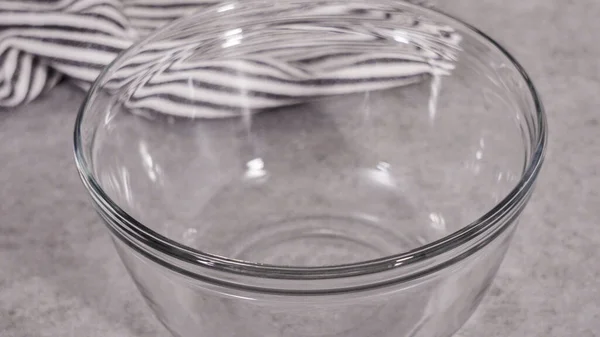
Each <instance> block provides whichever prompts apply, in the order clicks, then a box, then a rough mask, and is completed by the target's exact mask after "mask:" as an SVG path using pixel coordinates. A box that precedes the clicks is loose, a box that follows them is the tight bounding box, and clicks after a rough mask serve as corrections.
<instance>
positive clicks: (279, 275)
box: [73, 0, 548, 281]
mask: <svg viewBox="0 0 600 337" xmlns="http://www.w3.org/2000/svg"><path fill="white" fill-rule="evenodd" d="M250 1H252V0H247V2H246V3H248V2H250ZM257 1H259V2H260V1H261V0H257ZM284 1H285V0H284ZM294 1H296V2H298V0H290V2H292V3H293V2H294ZM300 1H303V0H300ZM382 1H384V2H386V1H387V2H390V1H389V0H382ZM392 2H393V3H399V4H401V5H402V6H404V7H412V8H413V9H415V10H417V11H421V12H426V13H430V14H434V15H436V16H441V17H443V18H444V19H445V20H449V21H452V22H453V23H455V24H457V25H459V26H462V27H464V28H465V29H466V30H470V31H471V33H473V34H475V35H476V36H478V37H480V38H482V39H483V40H484V41H485V42H487V43H490V44H491V45H492V46H493V47H494V48H496V49H497V51H499V52H500V53H501V54H502V55H503V56H504V57H506V58H507V59H508V60H509V61H510V65H511V66H512V67H514V69H515V70H517V71H518V73H519V74H520V76H521V79H522V80H524V82H525V84H526V89H525V90H528V91H529V92H528V96H530V97H528V99H532V100H533V105H534V109H535V111H532V115H533V116H532V117H533V118H534V119H535V122H536V125H535V126H536V128H535V129H534V131H535V134H531V135H530V136H531V137H532V144H531V145H532V148H531V154H530V156H529V158H527V161H526V166H525V168H524V170H523V172H522V176H521V179H520V180H519V182H518V183H517V184H516V186H515V187H514V188H513V189H512V190H511V191H510V192H509V193H508V194H507V195H506V196H505V197H504V198H503V199H502V200H501V201H500V202H498V203H497V204H496V205H495V207H493V208H492V209H490V210H489V211H488V212H486V213H485V214H483V215H482V216H481V217H479V218H478V219H476V220H474V221H473V222H471V223H470V224H468V225H466V226H464V227H462V228H461V229H459V230H458V231H455V232H453V233H450V234H449V235H447V236H445V237H443V238H441V239H438V240H436V241H434V242H431V243H428V244H426V245H423V246H420V247H418V248H416V249H413V250H410V251H405V252H401V253H398V254H393V255H389V256H386V257H382V258H378V259H374V260H365V261H360V262H356V263H350V264H342V265H329V266H319V267H316V266H315V267H294V266H282V265H267V264H261V263H256V262H251V261H242V260H237V259H233V258H228V257H224V256H218V255H214V254H210V253H206V252H202V251H200V250H196V249H193V248H191V247H188V246H185V245H183V244H181V243H179V242H177V241H175V240H172V239H169V238H167V237H166V236H163V235H161V234H159V233H157V232H155V231H153V230H152V229H150V228H148V227H146V226H144V225H143V224H142V223H141V222H139V221H137V220H136V219H135V218H134V217H133V216H131V215H129V214H128V213H127V212H125V211H124V210H123V209H121V208H120V207H119V206H118V204H117V203H116V202H114V201H113V200H112V199H111V198H110V197H109V196H108V194H107V193H106V192H105V191H104V190H103V188H102V187H101V185H100V184H99V183H98V181H97V180H96V178H95V175H94V174H93V170H92V164H91V163H90V162H88V160H87V159H86V156H85V154H84V152H85V150H84V141H83V139H82V129H81V127H82V123H83V119H84V116H85V115H86V114H87V111H88V108H89V106H90V104H91V102H93V100H94V97H95V95H96V93H97V92H98V90H99V89H100V88H101V83H103V82H104V81H105V80H106V79H107V76H108V75H109V73H110V71H111V70H112V69H113V67H114V66H115V65H116V64H118V63H119V62H120V61H121V60H124V59H126V57H127V56H128V55H127V54H128V52H129V51H131V50H133V49H135V48H136V47H139V46H142V45H143V44H144V43H147V42H148V41H151V40H152V39H153V38H155V37H156V36H157V35H159V34H161V33H162V32H164V31H168V30H169V29H170V28H171V27H174V26H175V25H177V24H180V23H181V22H183V21H186V20H190V19H191V18H193V17H194V16H196V15H200V14H201V13H202V11H200V12H198V13H196V14H193V15H191V16H186V17H184V18H180V19H176V20H175V21H174V22H172V23H170V24H168V25H166V26H164V27H162V28H159V29H158V30H157V31H155V32H153V33H152V34H150V35H149V36H147V37H146V38H144V39H142V40H140V41H137V42H136V43H134V44H133V45H132V46H130V47H129V48H128V49H126V50H125V51H123V52H122V53H120V54H119V55H118V56H117V57H116V58H115V59H114V60H113V61H112V62H111V63H110V64H109V65H108V66H106V67H105V68H104V70H103V71H102V72H101V73H100V75H99V76H98V77H97V79H96V80H95V81H94V84H93V85H92V87H91V88H90V90H89V91H88V92H87V94H86V97H85V99H84V101H83V103H82V104H81V106H80V108H79V111H78V114H77V118H76V121H75V128H74V134H73V137H74V138H73V139H74V154H75V163H76V166H77V170H78V172H79V175H80V178H81V180H82V182H83V184H84V186H85V187H86V189H87V191H88V192H89V193H90V194H91V196H92V199H93V202H94V204H95V206H96V207H97V209H101V213H102V212H104V214H102V215H104V218H105V220H106V217H105V216H108V217H110V218H111V219H113V220H114V221H111V225H112V228H111V226H109V228H110V229H111V230H112V231H113V233H114V234H117V236H119V237H120V238H121V239H122V240H124V241H126V243H127V244H128V245H129V246H130V247H132V248H135V249H136V250H137V251H138V252H140V253H143V254H144V255H145V256H147V257H150V258H151V259H152V260H153V261H155V262H159V263H161V264H162V265H165V266H168V267H171V269H172V270H175V271H178V272H182V273H184V274H187V276H192V277H194V276H198V275H194V273H191V274H190V273H186V272H185V270H184V269H185V268H180V267H177V265H178V264H179V263H181V262H183V263H188V264H191V265H192V266H194V267H202V268H209V269H211V270H215V271H218V272H220V273H225V274H232V273H233V274H237V275H244V276H252V277H258V278H268V279H277V280H285V279H289V280H304V281H309V280H324V279H337V278H345V277H351V276H360V275H370V274H375V273H380V272H383V271H389V270H400V271H402V270H406V271H408V270H409V267H412V266H414V265H416V264H419V263H423V262H427V261H432V260H433V259H435V258H437V257H440V255H442V254H444V253H447V252H449V251H452V250H455V249H457V248H464V247H466V246H469V244H471V243H474V242H477V241H478V240H482V239H483V238H484V237H485V236H486V235H488V234H489V233H490V231H491V230H494V231H496V230H498V231H502V230H504V229H505V228H506V227H507V226H508V225H510V221H509V222H508V223H507V222H506V221H505V218H506V217H507V216H506V214H507V213H508V212H510V211H511V210H514V209H519V208H522V207H523V206H524V203H525V202H526V201H527V199H528V197H529V195H530V193H531V192H532V190H533V187H534V183H535V180H536V178H537V176H538V173H539V172H540V169H541V167H542V163H543V161H544V155H545V151H546V147H547V128H548V127H547V120H546V114H545V110H544V107H543V104H542V102H541V99H540V95H539V94H538V92H537V90H536V88H535V86H534V84H533V82H532V80H531V79H530V77H529V75H528V74H527V72H526V71H525V70H524V68H523V67H522V66H521V64H520V63H519V62H518V61H517V60H516V59H515V58H514V57H513V56H512V55H511V54H510V53H509V52H508V51H507V50H506V49H505V48H504V47H503V46H502V45H501V44H500V43H498V42H497V41H495V40H494V39H492V38H491V37H490V36H488V35H487V34H485V33H483V32H482V31H480V30H479V29H477V28H476V27H474V26H472V25H470V24H468V23H466V22H464V21H463V20H461V19H458V18H456V17H454V16H452V15H449V14H447V13H445V12H443V11H441V10H439V9H437V8H433V7H423V6H420V5H415V4H412V3H410V2H406V1H396V0H393V1H392ZM246 3H244V4H246ZM280 3H281V2H280ZM534 114H535V115H534ZM530 133H531V132H530ZM123 233H127V234H123ZM131 238H133V241H137V243H133V242H132V239H131ZM492 239H493V238H492ZM492 239H490V240H488V241H486V242H485V243H484V244H477V245H476V246H475V247H473V249H471V252H470V253H469V254H464V252H463V254H461V258H460V259H462V258H464V257H466V256H468V255H470V254H472V253H474V252H476V251H478V250H479V249H481V248H482V247H483V246H485V245H486V244H487V243H489V241H491V240H492ZM140 246H141V247H140ZM148 248H150V249H151V250H153V252H158V253H159V255H160V256H162V257H157V254H155V253H148V251H147V249H148ZM446 262H447V261H446ZM452 262H456V261H454V260H453V261H452ZM440 265H441V264H440ZM447 265H448V264H444V266H443V267H446V266H447ZM443 267H438V268H433V267H432V268H430V269H431V270H432V271H435V270H439V269H440V268H443ZM413 269H414V268H413ZM419 275H424V273H419Z"/></svg>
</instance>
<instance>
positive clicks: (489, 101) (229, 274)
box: [75, 0, 546, 337]
mask: <svg viewBox="0 0 600 337" xmlns="http://www.w3.org/2000/svg"><path fill="white" fill-rule="evenodd" d="M545 141H546V122H545V117H544V112H543V109H542V106H541V103H540V100H539V98H538V95H537V93H536V91H535V89H534V87H533V85H532V83H531V81H530V80H529V78H528V77H527V75H526V73H525V72H524V71H523V69H522V68H521V67H520V66H519V64H518V63H517V62H516V61H515V60H514V59H513V58H512V57H511V56H510V55H509V54H508V53H507V52H506V51H505V50H504V49H503V48H502V47H500V46H499V45H498V44H497V43H496V42H494V41H493V40H492V39H490V38H489V37H487V36H486V35H484V34H483V33H481V32H479V31H478V30H476V29H475V28H473V27H471V26H469V25H467V24H465V23H463V22H460V21H458V20H456V19H454V18H451V17H449V16H447V15H445V14H442V13H439V12H437V11H435V10H433V9H426V8H423V7H420V6H416V5H413V4H410V3H405V2H401V1H392V0H374V1H356V0H343V1H342V0H340V1H337V0H326V1H318V0H317V1H314V0H269V1H259V0H244V1H241V2H231V3H221V4H217V5H215V6H212V7H210V8H208V9H205V10H203V11H202V12H200V13H197V14H193V15H191V16H188V17H186V18H183V19H181V20H178V21H176V22H174V23H173V24H170V25H168V26H167V27H165V28H162V29H160V31H159V32H157V33H155V34H153V35H152V36H150V37H148V38H146V39H145V40H143V41H141V42H139V43H137V44H136V45H134V46H133V47H131V48H130V49H129V50H127V51H126V52H124V53H123V54H122V55H121V56H120V57H118V59H117V60H115V61H114V62H113V63H112V64H111V65H110V66H109V67H108V68H107V69H106V70H105V71H104V73H103V74H102V75H101V76H100V77H99V78H98V80H97V82H96V83H95V85H94V86H93V88H92V89H91V91H90V92H89V94H88V97H87V99H86V101H85V103H84V104H83V107H82V108H81V111H80V113H79V116H78V118H77V124H76V128H75V152H76V161H77V165H78V169H79V172H80V175H81V177H82V180H83V183H84V185H85V186H86V188H87V189H88V191H89V193H90V195H91V197H92V199H93V203H94V205H95V207H96V209H97V211H98V213H99V214H100V216H101V217H102V219H103V220H104V221H105V222H106V225H107V227H108V228H109V229H110V230H111V232H112V235H113V238H114V242H115V245H116V247H117V249H118V251H119V253H120V255H121V257H122V260H123V261H124V263H125V265H126V266H127V268H128V270H129V272H130V273H131V275H132V277H133V280H134V281H135V283H136V284H137V286H138V288H139V289H140V291H141V293H142V294H143V296H144V297H145V299H146V300H147V302H148V303H149V305H150V306H151V307H152V309H153V310H154V311H155V312H156V315H157V317H158V318H159V319H160V320H161V321H162V322H163V323H164V325H165V326H166V327H167V328H168V329H169V330H170V331H171V332H172V333H173V334H174V335H175V336H181V337H196V336H210V337H233V336H243V337H264V336H273V337H276V336H286V337H287V336H290V337H305V336H306V337H308V336H319V337H334V336H336V337H388V336H389V337H392V336H393V337H405V336H406V337H408V336H421V337H438V336H440V337H447V336H451V335H452V334H453V333H454V332H455V331H456V330H458V329H459V328H460V326H461V325H462V324H463V323H464V322H465V321H466V320H467V319H468V317H469V316H470V315H471V314H472V312H473V310H474V309H475V308H476V306H477V305H478V303H479V302H480V300H481V298H482V294H484V293H485V290H486V289H487V288H488V286H489V284H490V283H491V281H492V279H493V277H494V275H495V273H496V271H497V269H498V267H499V265H500V263H501V261H502V259H503V256H504V254H505V252H506V249H507V246H508V243H509V241H510V239H511V236H512V234H513V232H514V229H515V226H516V223H517V219H518V216H519V214H520V213H521V211H522V210H523V208H524V207H525V204H526V203H527V201H528V199H529V196H530V194H531V192H532V189H533V185H534V182H535V179H536V176H537V174H538V171H539V170H540V166H541V163H542V159H543V154H544V148H545Z"/></svg>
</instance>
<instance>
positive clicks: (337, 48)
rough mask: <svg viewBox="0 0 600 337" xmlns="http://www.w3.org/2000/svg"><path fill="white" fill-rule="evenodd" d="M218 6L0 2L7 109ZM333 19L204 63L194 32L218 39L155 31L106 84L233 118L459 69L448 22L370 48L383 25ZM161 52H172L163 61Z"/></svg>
mask: <svg viewBox="0 0 600 337" xmlns="http://www.w3.org/2000/svg"><path fill="white" fill-rule="evenodd" d="M241 2H243V0H242V1H241ZM219 5H220V3H219V2H216V1H210V0H54V1H48V0H37V1H35V0H14V1H13V0H0V107H14V106H17V105H20V104H23V103H27V102H29V101H31V100H34V99H35V98H36V97H38V96H40V95H41V94H42V93H44V92H46V91H47V90H49V89H51V88H52V87H53V86H55V85H56V84H57V83H58V82H59V81H60V79H61V78H68V79H70V80H72V81H74V82H75V83H76V84H78V85H79V86H81V87H83V88H87V87H89V85H90V83H91V82H93V81H94V80H95V79H96V77H97V76H98V74H99V73H100V72H101V70H102V69H103V68H104V67H105V66H106V65H107V64H108V63H110V62H111V61H112V60H113V59H114V58H115V57H116V55H117V54H118V53H119V52H121V51H122V50H124V49H126V48H128V47H129V46H130V45H131V44H132V43H133V42H134V41H136V40H137V39H139V38H141V37H143V36H144V35H147V34H148V33H150V32H152V31H153V30H155V29H156V28H158V27H160V26H162V25H164V24H165V23H168V22H170V21H172V20H174V19H176V18H179V17H181V16H184V15H187V14H189V13H192V12H195V11H198V10H202V9H206V10H211V9H212V8H215V7H217V6H219ZM367 7H368V6H367ZM356 10H357V8H354V7H353V6H350V5H348V6H344V5H327V3H319V2H318V1H316V2H315V3H314V4H313V6H312V7H310V6H309V8H306V11H305V12H304V15H305V16H306V15H310V16H319V15H334V14H335V15H339V14H343V13H346V12H347V13H357V11H356ZM360 10H362V12H361V13H363V14H364V15H382V11H381V10H373V11H372V12H369V11H365V9H364V8H361V9H360ZM257 11H260V13H261V15H263V16H265V15H266V17H273V16H276V15H277V14H281V13H278V12H277V10H276V9H272V11H273V12H272V13H269V12H268V11H269V10H268V9H265V8H261V9H257ZM386 15H389V14H387V13H386ZM286 17H288V16H286ZM210 20H215V22H206V24H207V25H210V27H216V26H217V25H218V21H217V20H223V17H222V16H221V17H218V18H217V17H216V16H215V18H214V19H210V18H207V21H210ZM331 29H332V27H331V26H328V27H323V26H320V25H319V24H307V23H303V22H302V21H301V20H299V21H298V22H297V23H288V24H283V25H281V24H280V25H277V26H271V27H270V26H268V25H266V26H265V27H264V28H261V31H260V32H258V31H257V32H244V33H243V37H244V41H250V42H248V43H246V42H245V43H243V44H239V45H237V46H235V48H229V49H228V50H227V53H225V54H224V53H223V51H222V47H223V44H219V45H218V46H216V45H215V46H214V48H213V51H214V52H218V53H219V57H214V58H211V57H208V56H206V57H203V58H202V59H201V60H197V61H194V60H190V59H189V55H190V54H193V53H194V52H195V51H194V50H191V49H190V45H191V43H190V41H192V42H193V45H196V46H204V49H203V53H204V55H210V53H211V48H210V46H211V44H212V45H214V38H213V37H211V36H202V35H200V36H198V34H192V35H190V36H189V38H185V37H183V38H179V39H177V40H173V41H168V42H165V41H157V42H156V43H154V44H150V45H148V46H145V47H144V48H143V49H141V50H140V51H138V54H137V55H135V56H134V57H132V58H131V59H129V60H127V61H126V62H125V63H124V64H121V65H120V66H119V68H118V69H117V71H116V72H115V73H114V75H113V76H112V79H111V81H110V82H109V83H107V87H109V88H110V87H112V88H114V89H115V90H122V89H123V88H128V90H127V91H126V93H125V96H126V99H124V102H125V104H126V105H127V106H128V107H129V108H132V109H140V110H154V111H156V110H158V111H159V112H161V113H166V114H171V115H178V116H193V117H207V118H215V117H226V116H230V115H233V114H238V113H239V112H240V110H241V109H246V110H247V109H251V110H255V109H264V108H271V107H277V106H281V105H287V104H296V103H298V102H301V101H303V100H307V99H312V98H318V97H322V96H327V95H335V94H346V93H353V92H361V91H368V90H380V89H387V88H391V87H397V86H401V85H406V84H410V83H414V82H415V81H418V80H420V79H421V78H422V77H423V76H424V75H444V74H447V73H448V72H449V71H451V69H452V67H453V65H452V62H448V60H452V59H453V57H454V55H453V53H454V52H455V49H454V48H455V47H456V45H457V44H458V42H459V40H460V37H459V36H458V35H457V34H455V33H454V32H453V31H452V30H451V29H450V28H448V27H441V26H436V25H435V24H432V23H425V22H423V23H421V24H419V25H418V27H417V26H416V25H415V27H414V29H416V30H421V32H422V33H423V34H422V35H423V39H422V41H412V42H413V44H412V46H414V45H416V46H422V47H423V48H421V47H419V52H418V53H415V52H414V50H404V51H403V50H401V49H400V50H399V49H398V47H385V46H382V47H381V48H377V49H376V50H373V48H370V47H371V46H372V42H373V41H372V40H373V39H377V37H378V36H381V35H384V34H387V35H389V32H386V31H385V30H386V28H385V27H383V28H382V27H379V26H378V27H377V28H373V27H369V26H365V27H362V29H365V34H362V35H361V34H343V32H344V31H350V30H353V31H354V30H355V29H356V27H347V26H344V25H343V24H340V25H337V26H335V29H336V30H339V32H340V33H341V34H338V36H339V37H337V38H331ZM390 29H391V28H390ZM320 33H322V34H323V37H324V39H322V40H321V39H319V34H320ZM241 34H242V33H241V31H240V32H235V31H232V32H231V34H230V36H229V37H228V39H227V40H226V41H225V42H224V43H228V42H227V41H229V43H232V44H236V41H237V43H239V41H238V40H236V38H237V37H236V36H238V35H239V36H241ZM291 34H293V37H292V36H291ZM325 36H327V38H325ZM416 36H418V34H417V35H416ZM429 36H439V40H437V39H436V40H433V41H432V40H431V39H429V38H428V37H429ZM413 39H414V38H413ZM219 48H221V49H220V50H219V51H217V49H219ZM166 52H168V54H169V56H170V58H171V61H169V62H165V61H164V60H162V59H164V55H165V53H166ZM428 53H429V54H428ZM224 55H225V57H224ZM158 59H161V60H162V61H161V62H157V61H156V60H158ZM182 59H186V61H185V62H182V61H181V60H182ZM154 68H156V69H154ZM141 72H146V73H150V74H151V75H150V76H146V77H145V78H144V80H143V83H134V84H132V83H129V82H131V81H133V79H137V80H138V81H139V77H137V76H135V74H139V73H141Z"/></svg>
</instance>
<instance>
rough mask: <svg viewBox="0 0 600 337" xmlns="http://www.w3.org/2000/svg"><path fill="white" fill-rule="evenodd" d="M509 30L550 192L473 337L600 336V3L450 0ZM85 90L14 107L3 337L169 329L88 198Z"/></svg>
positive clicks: (523, 229)
mask: <svg viewBox="0 0 600 337" xmlns="http://www.w3.org/2000/svg"><path fill="white" fill-rule="evenodd" d="M440 7H441V8H443V9H446V10H448V11H449V12H451V13H454V14H458V15H459V16H460V17H462V18H463V19H465V20H467V21H469V22H472V23H473V24H475V25H476V26H478V27H480V28H482V29H483V30H484V31H486V32H489V33H491V35H493V36H494V37H496V38H497V39H498V40H499V41H501V42H503V43H504V44H505V45H506V46H508V47H509V49H510V50H512V51H513V53H514V55H515V56H516V57H517V58H518V59H519V60H520V61H521V62H522V64H523V65H524V66H525V68H526V69H527V70H528V71H529V72H530V74H531V75H532V77H533V79H534V81H535V82H536V84H537V86H538V89H539V90H540V92H541V94H542V97H543V99H544V101H545V105H546V108H547V111H548V117H549V123H550V144H549V153H548V156H547V161H546V167H545V168H544V170H543V172H542V176H541V178H540V181H539V184H538V188H537V191H536V193H535V195H534V197H533V199H532V201H531V203H530V205H529V207H528V209H527V210H526V211H525V214H524V215H523V218H522V220H521V224H520V228H519V230H518V232H517V235H516V237H515V239H514V241H513V244H512V246H511V249H510V251H509V253H508V255H507V258H506V260H505V262H504V264H503V266H502V268H501V270H500V272H499V274H498V276H497V278H496V280H495V282H494V285H493V287H492V289H491V291H490V292H489V293H488V296H487V297H486V299H485V300H484V303H483V304H482V305H481V307H480V308H479V310H478V311H477V312H476V314H475V315H474V316H473V317H472V318H471V320H470V321H469V322H468V323H467V325H466V326H465V327H464V328H463V329H462V331H461V332H460V333H459V336H460V337H481V336H486V337H493V336H502V337H512V336H514V337H516V336H527V337H529V336H544V337H551V336H557V337H564V336H581V337H588V336H596V335H598V336H600V293H599V291H598V290H599V289H600V284H599V282H600V281H598V280H600V263H598V259H599V258H600V228H599V227H598V226H599V225H600V210H597V209H596V207H597V206H598V204H600V195H599V194H598V189H597V188H598V187H599V186H600V173H599V172H598V168H599V167H600V138H599V137H598V135H599V134H600V133H599V130H600V116H599V112H598V107H599V106H600V82H599V81H600V43H598V42H599V41H600V40H599V38H598V36H597V30H598V28H600V24H599V23H598V22H597V18H598V17H600V2H599V1H598V0H579V1H576V2H575V1H571V0H564V1H546V0H535V1H533V0H532V1H524V0H510V1H497V0H479V1H473V0H468V1H467V0H464V1H463V0H447V1H445V2H443V3H442V4H441V5H440ZM82 97H83V95H82V93H81V92H78V91H77V90H76V89H73V88H71V87H70V86H67V85H63V86H61V87H59V88H57V89H56V90H54V91H52V92H51V93H49V94H48V95H46V96H45V97H44V98H42V99H40V100H38V101H36V102H34V103H31V104H29V105H27V106H25V107H21V108H19V109H15V110H11V111H0V200H1V201H2V202H0V336H3V337H25V336H27V337H29V336H77V337H82V336H99V337H113V336H114V337H117V336H118V337H151V336H167V335H168V334H167V332H166V331H165V330H164V329H163V328H162V327H161V326H159V324H158V323H157V322H156V320H155V319H154V317H153V316H152V314H151V313H150V310H149V309H147V308H146V306H145V304H144V303H143V301H142V298H141V296H140V295H139V293H138V292H137V290H136V289H135V287H134V285H133V283H132V282H131V280H130V279H129V277H128V275H127V274H126V271H125V269H124V267H123V266H122V265H121V263H120V261H119V259H118V257H117V255H116V252H115V250H114V249H113V247H112V244H111V242H110V239H109V236H108V232H107V231H106V230H105V228H104V226H103V225H102V224H101V223H100V221H99V219H98V218H97V216H96V215H95V213H94V212H93V210H92V208H91V207H90V206H89V204H88V200H87V196H86V193H85V191H84V189H83V187H82V185H81V184H80V182H79V178H78V177H77V173H76V170H75V167H74V163H73V159H72V157H73V156H72V150H71V139H72V134H71V132H72V126H73V122H74V117H75V114H76V110H77V108H78V105H79V104H80V103H81V100H82Z"/></svg>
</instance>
